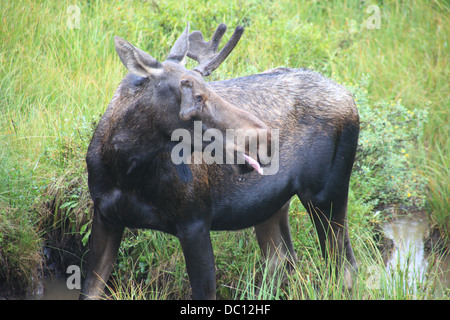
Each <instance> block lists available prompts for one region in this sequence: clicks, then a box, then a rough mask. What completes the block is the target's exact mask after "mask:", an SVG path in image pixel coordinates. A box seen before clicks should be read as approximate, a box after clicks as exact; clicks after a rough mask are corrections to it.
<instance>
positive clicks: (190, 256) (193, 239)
mask: <svg viewBox="0 0 450 320" xmlns="http://www.w3.org/2000/svg"><path fill="white" fill-rule="evenodd" d="M209 232H210V228H209V226H207V224H206V223H205V222H203V221H195V222H192V223H188V224H185V225H183V226H182V227H180V228H179V232H178V234H177V237H178V239H179V240H180V243H181V247H182V249H183V253H184V259H185V261H186V268H187V272H188V275H189V280H190V282H191V287H192V294H193V299H195V300H206V299H210V300H213V299H215V298H216V279H215V278H216V276H215V267H214V255H213V249H212V245H211V238H210V234H209Z"/></svg>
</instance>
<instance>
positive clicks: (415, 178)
mask: <svg viewBox="0 0 450 320" xmlns="http://www.w3.org/2000/svg"><path fill="white" fill-rule="evenodd" d="M368 82H369V78H368V77H365V78H363V79H362V80H361V81H360V83H359V84H356V85H349V86H348V89H349V90H350V91H351V92H352V93H353V94H354V98H355V101H356V103H357V105H358V110H359V114H360V121H361V132H360V137H359V143H358V151H357V156H356V161H355V165H354V170H353V176H352V189H353V191H354V192H355V193H356V194H357V195H358V196H359V197H361V198H362V199H363V200H364V201H371V202H372V203H373V204H374V205H387V204H404V205H415V206H418V207H422V206H423V205H424V200H425V198H424V193H425V185H426V181H425V178H424V177H423V176H421V175H420V174H419V173H420V172H419V170H418V169H417V165H416V164H415V165H414V164H413V163H412V160H411V159H412V158H413V157H414V151H415V149H416V148H417V142H418V140H419V139H420V137H421V136H422V133H423V127H424V124H425V123H426V121H427V115H428V113H427V110H426V109H421V110H418V109H408V108H406V107H405V106H403V105H402V103H401V101H400V100H398V101H396V102H395V101H378V102H376V103H371V102H370V101H369V99H368V94H367V87H368Z"/></svg>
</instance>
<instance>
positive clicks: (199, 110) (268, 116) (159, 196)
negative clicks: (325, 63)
mask: <svg viewBox="0 0 450 320" xmlns="http://www.w3.org/2000/svg"><path fill="white" fill-rule="evenodd" d="M226 28H227V27H226V25H225V24H220V25H219V26H218V28H217V29H216V31H215V32H214V34H213V36H212V38H211V40H210V41H205V40H204V38H203V35H202V33H201V32H200V31H193V32H191V33H190V32H189V24H188V25H187V27H186V29H185V30H184V32H183V33H182V34H181V36H180V37H179V38H178V39H177V40H176V42H175V44H174V46H173V47H172V49H171V50H170V53H169V55H168V57H167V59H166V60H165V61H164V62H162V63H160V62H159V61H157V60H156V59H155V58H153V57H151V56H150V55H149V54H147V53H145V52H144V51H142V50H140V49H138V48H136V47H134V46H133V45H131V44H130V43H128V42H127V41H125V40H124V39H122V38H120V37H115V38H114V44H115V48H116V51H117V53H118V55H119V57H120V59H121V61H122V62H123V64H124V65H125V67H126V68H127V69H128V71H129V72H128V73H127V75H126V76H125V78H124V79H123V80H122V82H121V83H120V85H119V87H118V89H117V91H116V93H115V94H114V96H113V98H112V100H111V102H110V104H109V106H108V108H107V110H106V111H105V113H104V115H103V117H102V118H101V120H100V121H99V123H98V126H97V128H96V130H95V133H94V135H93V138H92V141H91V143H90V145H89V149H88V152H87V157H86V162H87V169H88V184H89V191H90V194H91V197H92V199H93V203H94V215H93V224H92V233H91V236H90V251H89V257H88V267H87V269H88V270H87V273H86V279H85V281H84V284H83V287H82V290H81V294H80V298H82V299H84V298H98V297H100V296H101V294H102V292H103V289H104V285H105V283H106V281H107V279H108V277H109V275H110V273H111V271H112V268H113V264H114V261H115V259H116V255H117V252H118V248H119V245H120V242H121V238H122V235H123V232H124V228H125V227H128V228H147V229H154V230H159V231H163V232H166V233H169V234H172V235H174V236H175V237H177V238H178V239H179V241H180V244H181V248H182V251H183V254H184V257H185V262H186V268H187V273H188V276H189V280H190V284H191V287H192V294H193V298H194V299H214V298H215V296H216V289H215V288H216V284H215V264H214V255H213V248H212V245H211V240H210V231H211V230H238V229H243V228H249V227H254V229H255V233H256V237H257V240H258V244H259V246H260V248H261V251H262V254H263V257H264V258H265V259H267V263H268V264H269V267H271V266H275V265H278V264H281V263H283V264H285V266H286V267H287V268H288V269H289V268H291V267H292V266H293V264H294V263H295V260H296V253H295V251H294V248H293V243H292V239H291V234H290V230H289V221H288V213H289V204H290V200H291V198H292V197H293V196H294V195H297V196H298V197H299V199H300V201H301V202H302V204H303V205H304V207H305V208H306V210H307V211H308V213H309V215H310V217H311V219H312V220H313V222H314V225H315V228H316V230H317V233H318V239H319V242H320V247H321V251H322V254H323V256H324V257H325V258H327V257H328V259H333V261H334V262H335V264H334V265H335V267H336V269H337V270H338V271H339V272H343V276H344V279H345V283H346V286H347V287H348V288H351V287H352V274H353V273H354V272H355V270H356V260H355V257H354V254H353V250H352V247H351V245H350V240H349V233H348V225H347V201H348V189H349V180H350V175H351V171H352V166H353V162H354V158H355V152H356V147H357V141H358V135H359V116H358V112H357V109H356V104H355V102H354V100H353V98H352V96H351V94H350V93H349V92H348V91H347V90H346V89H345V88H343V87H342V86H340V85H338V84H336V83H334V82H333V81H331V80H329V79H327V78H325V77H323V76H322V75H320V74H318V73H316V72H313V71H310V70H307V69H293V68H276V69H272V70H269V71H266V72H263V73H260V74H256V75H250V76H244V77H240V78H234V79H228V80H222V81H213V82H205V81H204V80H203V77H206V76H209V75H210V74H211V73H212V72H213V71H214V70H215V69H216V68H218V67H219V65H220V64H221V63H222V62H223V61H224V60H225V59H226V58H227V56H228V55H229V54H230V53H231V51H232V50H233V49H234V47H235V46H236V44H237V43H238V41H239V39H240V38H241V36H242V34H243V31H244V29H243V28H242V27H241V26H238V27H236V28H235V31H234V33H233V34H232V36H231V37H230V39H229V41H228V42H227V43H226V44H225V45H224V46H223V48H222V49H221V50H220V51H218V47H219V43H220V40H221V39H222V36H223V35H224V33H225V31H226ZM186 56H187V57H189V58H191V59H193V60H195V61H197V62H198V65H197V66H196V67H195V68H193V69H192V70H187V69H186V68H185V67H184V61H185V58H186ZM197 123H201V126H200V127H198V126H197V129H198V128H201V132H207V131H208V130H212V129H214V130H216V131H219V132H221V133H226V132H227V130H231V129H232V130H236V132H251V134H250V136H249V137H244V138H246V139H245V141H246V142H245V143H243V144H238V143H237V142H236V141H237V140H239V139H238V138H240V136H239V135H240V134H236V135H235V137H234V139H226V141H225V143H224V147H223V148H224V152H225V154H230V153H231V154H232V155H235V156H236V159H237V158H238V157H239V156H240V157H241V158H240V159H244V161H241V162H240V163H239V162H237V161H235V162H233V163H223V164H220V163H206V162H205V161H200V162H198V161H197V162H194V161H182V162H180V163H175V162H174V161H173V154H172V152H173V150H174V148H175V147H176V146H177V145H178V144H179V143H180V142H179V141H174V139H173V137H172V135H173V132H174V131H175V130H177V129H183V130H186V131H187V132H189V133H192V134H194V127H195V125H196V124H197ZM240 130H241V131H240ZM242 130H243V131H242ZM274 130H277V133H278V134H277V136H276V137H275V136H274V134H273V132H274ZM247 138H248V139H247ZM275 138H276V139H275ZM250 140H252V141H254V142H255V141H256V142H255V143H254V144H253V146H256V153H255V152H253V153H251V150H250V149H251V148H250V142H249V141H250ZM274 140H277V142H278V143H277V144H275V145H276V149H277V150H274V147H273V142H274ZM191 143H193V142H191ZM207 146H208V143H206V142H205V141H203V143H202V144H201V146H200V148H199V147H198V145H197V147H196V148H191V152H190V154H187V155H186V154H184V155H183V157H184V158H187V159H191V158H193V157H198V156H200V157H201V155H202V152H204V151H205V149H206V148H207ZM183 150H186V149H183ZM253 151H255V150H253ZM275 152H278V160H277V161H278V162H277V166H276V169H277V170H276V172H272V173H270V174H266V173H265V172H264V169H265V168H266V167H268V166H269V165H270V164H268V163H267V162H266V163H263V161H261V159H262V158H264V157H263V154H271V155H273V154H275ZM184 153H186V152H184ZM272 159H273V157H272Z"/></svg>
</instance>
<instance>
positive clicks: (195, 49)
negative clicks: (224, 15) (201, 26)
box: [187, 23, 244, 77]
mask: <svg viewBox="0 0 450 320" xmlns="http://www.w3.org/2000/svg"><path fill="white" fill-rule="evenodd" d="M226 30H227V26H226V25H225V24H223V23H221V24H220V25H219V26H218V27H217V29H216V31H215V32H214V35H213V36H212V38H211V40H210V41H208V42H206V41H205V40H204V39H203V35H202V33H201V32H200V31H194V32H191V33H190V34H189V50H188V53H187V56H188V57H189V58H191V59H194V60H195V61H197V62H198V63H199V65H198V66H197V67H195V68H194V69H193V70H194V71H197V72H199V73H200V74H201V75H202V76H203V77H206V76H209V75H210V74H211V72H213V71H214V70H216V69H217V68H218V67H219V65H220V64H221V63H222V62H223V61H224V60H225V59H226V58H227V57H228V55H229V54H230V53H231V51H233V49H234V47H235V46H236V44H237V43H238V41H239V39H240V38H241V36H242V33H243V32H244V28H243V27H241V26H237V27H236V29H235V30H234V33H233V35H232V36H231V38H230V40H228V42H227V44H226V45H225V46H224V47H223V48H222V50H220V52H217V49H218V48H219V43H220V40H221V39H222V36H223V34H224V33H225V31H226Z"/></svg>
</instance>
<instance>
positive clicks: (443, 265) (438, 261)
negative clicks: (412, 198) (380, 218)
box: [383, 211, 450, 296]
mask: <svg viewBox="0 0 450 320" xmlns="http://www.w3.org/2000/svg"><path fill="white" fill-rule="evenodd" d="M383 230H384V232H385V234H386V236H387V237H389V238H391V239H392V240H393V242H394V249H393V250H392V252H391V254H390V255H389V258H388V261H387V263H386V270H387V273H388V275H389V276H390V278H392V279H397V280H396V281H397V282H398V281H399V279H401V281H403V283H402V284H400V285H402V286H408V287H409V288H416V287H418V286H425V285H426V284H427V280H429V279H430V278H431V277H430V276H434V275H437V277H436V278H434V279H435V280H434V282H435V284H436V289H437V291H438V292H437V296H442V292H443V291H444V290H445V289H446V288H450V255H446V256H444V257H438V256H437V255H436V254H435V255H432V256H430V253H429V252H427V251H426V250H425V246H424V241H425V238H426V237H427V236H428V233H429V220H428V217H427V215H426V214H425V213H423V212H420V211H415V212H412V213H410V214H408V215H401V214H395V215H394V218H393V219H392V220H391V221H389V222H386V223H384V225H383ZM399 275H400V277H399ZM398 285H399V284H398V283H397V284H393V286H398Z"/></svg>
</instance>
